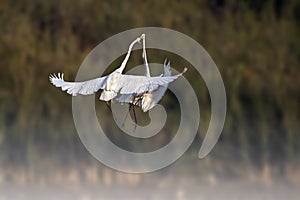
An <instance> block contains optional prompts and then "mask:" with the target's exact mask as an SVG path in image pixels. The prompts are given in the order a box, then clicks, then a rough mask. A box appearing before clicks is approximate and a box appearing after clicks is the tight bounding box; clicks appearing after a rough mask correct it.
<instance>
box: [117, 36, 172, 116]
mask: <svg viewBox="0 0 300 200" xmlns="http://www.w3.org/2000/svg"><path fill="white" fill-rule="evenodd" d="M142 36H143V37H142V39H143V53H142V57H143V61H144V65H145V76H146V77H151V75H150V69H149V64H148V61H147V54H146V44H145V34H143V35H142ZM161 76H164V77H167V76H171V71H170V61H169V62H167V60H165V62H164V73H163V74H162V75H161ZM167 87H168V84H164V85H160V86H159V87H158V88H157V89H156V90H152V91H146V92H143V93H141V94H136V93H134V94H123V95H121V96H120V97H118V98H117V99H116V100H115V101H116V102H119V103H129V104H130V107H129V109H130V108H131V107H132V106H139V107H141V108H142V110H143V112H147V111H148V110H150V109H151V108H153V107H154V106H155V105H156V104H157V103H158V102H159V101H160V100H161V98H162V97H163V95H164V94H165V92H166V90H167ZM133 109H134V107H133Z"/></svg>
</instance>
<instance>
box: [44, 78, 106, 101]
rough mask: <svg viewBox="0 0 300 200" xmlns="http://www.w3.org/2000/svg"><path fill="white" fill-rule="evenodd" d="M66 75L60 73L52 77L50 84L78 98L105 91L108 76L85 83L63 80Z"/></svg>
mask: <svg viewBox="0 0 300 200" xmlns="http://www.w3.org/2000/svg"><path fill="white" fill-rule="evenodd" d="M63 76H64V74H60V73H58V76H56V75H55V74H54V75H50V76H49V79H50V82H51V83H52V84H53V85H55V86H56V87H60V88H61V89H62V90H63V91H67V93H68V94H71V95H72V96H76V95H77V94H82V95H89V94H93V93H95V92H97V91H98V90H100V89H103V88H104V86H105V83H106V79H107V76H104V77H101V78H96V79H92V80H88V81H83V82H68V81H64V79H63Z"/></svg>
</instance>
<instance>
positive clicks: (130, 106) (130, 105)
mask: <svg viewBox="0 0 300 200" xmlns="http://www.w3.org/2000/svg"><path fill="white" fill-rule="evenodd" d="M131 108H132V103H129V109H128V112H127V113H126V116H125V119H124V120H123V123H122V127H124V125H125V121H126V120H127V117H128V114H129V113H130V109H131Z"/></svg>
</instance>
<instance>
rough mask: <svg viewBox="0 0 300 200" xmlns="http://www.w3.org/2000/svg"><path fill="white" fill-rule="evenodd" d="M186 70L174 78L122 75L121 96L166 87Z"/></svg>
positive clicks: (120, 82)
mask: <svg viewBox="0 0 300 200" xmlns="http://www.w3.org/2000/svg"><path fill="white" fill-rule="evenodd" d="M186 70H187V69H186V68H185V69H184V71H183V72H182V73H180V74H177V75H174V76H164V77H160V76H156V77H145V76H134V75H123V76H122V77H121V78H120V81H119V84H121V87H120V93H121V94H131V93H137V94H139V93H142V92H146V91H153V90H156V89H157V88H158V87H159V86H161V85H166V84H169V83H171V82H172V81H174V80H175V79H177V78H178V77H180V76H181V75H182V74H183V73H184V72H186Z"/></svg>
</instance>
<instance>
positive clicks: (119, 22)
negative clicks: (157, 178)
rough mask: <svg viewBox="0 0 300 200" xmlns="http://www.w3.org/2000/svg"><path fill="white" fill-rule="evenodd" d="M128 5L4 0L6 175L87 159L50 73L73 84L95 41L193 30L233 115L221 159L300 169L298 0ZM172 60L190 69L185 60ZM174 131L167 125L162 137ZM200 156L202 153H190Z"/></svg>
mask: <svg viewBox="0 0 300 200" xmlns="http://www.w3.org/2000/svg"><path fill="white" fill-rule="evenodd" d="M130 2H131V3H129V2H123V3H122V2H119V1H107V2H104V1H95V2H92V1H90V0H80V1H76V2H74V1H68V0H60V1H40V0H31V1H30V3H28V2H27V3H25V1H0V5H1V6H0V27H1V28H0V170H1V169H2V172H4V173H5V169H6V168H7V167H9V166H14V167H17V168H20V169H23V168H24V169H25V170H26V171H27V170H28V172H29V174H30V173H36V172H37V171H38V170H41V169H46V170H47V167H49V166H50V167H51V166H60V165H64V166H65V165H66V166H68V165H73V164H82V163H81V160H87V159H86V157H87V155H88V154H87V153H86V152H85V151H84V150H83V146H82V145H81V143H80V141H79V139H78V136H77V134H76V130H75V127H74V123H73V118H72V110H71V97H70V96H68V95H66V94H65V93H63V92H61V91H60V90H58V89H57V88H54V87H53V86H52V85H50V83H49V81H48V75H49V74H50V73H54V72H64V73H65V74H66V77H65V78H66V79H67V80H74V77H75V75H76V72H77V70H78V68H79V66H80V64H81V62H82V61H83V59H84V58H85V57H86V56H87V54H88V52H89V51H90V50H91V49H93V48H94V47H95V46H96V45H97V44H99V43H100V42H101V41H103V40H105V39H106V38H108V37H110V36H112V35H114V34H116V33H119V32H121V31H125V30H128V29H131V28H136V27H142V26H159V27H166V28H171V29H175V30H178V31H180V32H183V33H185V34H187V35H188V36H190V37H192V38H193V39H195V40H196V41H198V42H199V43H200V44H201V45H203V47H204V48H205V49H206V50H207V51H208V52H209V54H210V55H211V57H212V58H213V59H214V61H215V62H216V64H217V66H218V67H219V70H220V72H221V74H222V77H223V79H224V82H225V87H226V91H227V98H228V112H227V120H226V124H225V128H224V132H223V134H222V137H221V140H220V141H219V143H218V145H217V147H216V148H217V149H216V150H215V152H214V153H213V155H215V156H216V157H217V158H216V159H220V160H221V161H222V159H226V160H228V159H232V161H233V164H232V165H236V164H240V165H245V166H248V167H249V168H255V169H258V170H260V169H265V168H264V166H266V165H272V167H274V168H275V169H279V170H277V171H278V173H279V174H283V175H284V174H285V172H286V169H287V168H288V167H289V168H290V167H291V166H294V167H296V166H298V164H299V151H300V145H299V142H300V135H299V123H300V104H299V102H300V78H299V74H300V37H299V36H300V1H299V0H288V1H283V0H266V1H259V0H242V1H234V0H213V1H210V0H202V1H189V2H187V1H186V2H181V1H171V2H172V3H168V2H167V1H163V0H160V1H156V2H152V1H143V2H142V1H130ZM129 42H130V41H128V43H129ZM136 55H137V54H136ZM139 55H140V53H139ZM151 55H154V53H153V54H151V52H150V53H149V60H150V61H151V62H154V61H156V62H161V63H162V62H163V59H164V57H165V54H160V57H159V59H158V58H155V57H154V56H153V57H151ZM136 57H137V56H136ZM170 59H171V60H172V58H170ZM174 59H175V58H174ZM135 61H136V62H135V64H137V63H141V60H138V59H135ZM119 63H120V62H119ZM119 63H116V64H119ZM172 63H174V64H173V65H172V67H173V66H174V67H175V68H177V70H180V69H182V68H180V66H182V64H183V61H178V63H176V62H175V61H174V62H172ZM131 64H132V63H131ZM185 76H186V77H187V78H188V79H189V80H190V81H191V82H193V81H195V82H194V83H193V84H194V85H198V86H195V87H196V89H197V91H199V99H200V103H201V105H200V107H201V112H202V113H201V114H202V117H203V119H202V120H203V121H204V125H203V127H202V126H201V127H200V130H202V131H200V132H203V131H205V129H206V127H207V122H208V120H209V112H210V110H209V97H208V94H207V91H206V88H205V86H199V81H200V82H201V80H199V79H200V78H198V79H195V76H194V74H193V73H192V71H191V70H189V71H188V72H187V73H186V75H185ZM201 83H202V84H204V83H203V81H202V82H201ZM197 87H198V88H197ZM170 97H171V94H167V95H166V97H165V99H164V100H163V101H164V102H165V103H166V104H168V103H169V104H171V108H172V102H171V103H170V101H171V100H170V99H171V98H170ZM97 104H99V105H98V106H99V110H105V109H107V108H106V106H105V105H104V104H103V103H102V102H98V101H97ZM175 106H176V105H175ZM105 112H106V115H108V116H109V114H108V113H109V112H108V111H104V113H105ZM106 120H107V123H108V122H109V121H110V120H111V119H110V118H108V119H106ZM103 123H105V121H104V122H103ZM205 124H206V125H205ZM205 126H206V127H205ZM175 128H176V127H175ZM173 129H174V127H171V126H169V127H167V128H166V129H164V131H165V132H166V133H168V132H172V130H173ZM112 134H114V133H112ZM199 136H200V137H202V136H203V135H201V134H200V133H199ZM115 137H117V136H115ZM167 137H168V136H165V135H163V136H162V137H158V138H157V141H155V142H154V143H155V144H164V143H165V142H166V141H168V138H167ZM115 139H116V138H115ZM116 140H117V139H116ZM152 142H153V141H152ZM121 143H122V141H121ZM123 145H132V146H134V145H136V144H126V143H125V144H123ZM197 147H198V146H197ZM218 149H219V150H222V151H218ZM194 150H195V152H196V151H197V150H198V149H197V148H196V147H195V149H193V148H192V150H191V151H190V152H194ZM221 152H223V153H221ZM223 154H224V155H223ZM219 157H221V158H219ZM234 161H236V162H234ZM36 163H39V164H36ZM88 163H89V162H86V164H87V165H88ZM292 168H293V167H292ZM275 171H276V170H275ZM0 173H1V171H0ZM38 173H42V171H38ZM29 177H34V175H31V176H29Z"/></svg>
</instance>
